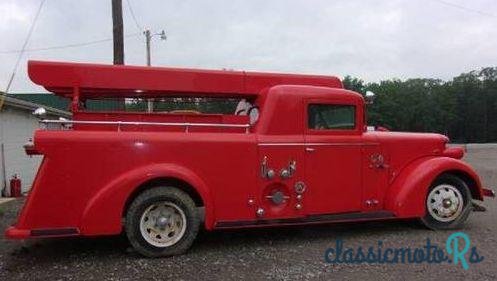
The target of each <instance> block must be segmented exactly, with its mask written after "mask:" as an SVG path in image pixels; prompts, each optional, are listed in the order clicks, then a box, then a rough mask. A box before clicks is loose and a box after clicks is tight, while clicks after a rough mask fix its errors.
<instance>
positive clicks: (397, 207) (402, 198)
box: [385, 157, 483, 218]
mask: <svg viewBox="0 0 497 281" xmlns="http://www.w3.org/2000/svg"><path fill="white" fill-rule="evenodd" d="M443 173H453V174H456V175H464V177H466V178H467V179H470V180H471V181H472V182H473V183H474V184H472V185H468V187H469V188H470V189H471V193H472V194H473V197H474V199H479V200H482V199H483V189H482V186H481V181H480V178H479V177H478V175H477V174H476V172H475V171H474V170H473V169H472V168H471V167H470V166H469V165H468V164H466V163H465V162H463V161H461V160H458V159H454V158H449V157H435V158H422V159H418V160H416V161H414V162H413V163H411V164H410V165H409V166H407V167H406V168H404V169H403V170H402V172H401V174H400V175H398V176H397V178H396V179H395V181H394V182H393V183H392V185H391V186H390V188H389V189H388V192H387V195H386V200H385V209H386V210H388V211H391V212H393V213H394V214H395V216H397V217H402V218H409V217H423V216H424V215H425V212H426V208H425V199H426V194H427V192H428V189H429V187H430V186H431V184H432V183H433V181H434V180H435V179H436V178H437V177H438V176H439V175H441V174H443Z"/></svg>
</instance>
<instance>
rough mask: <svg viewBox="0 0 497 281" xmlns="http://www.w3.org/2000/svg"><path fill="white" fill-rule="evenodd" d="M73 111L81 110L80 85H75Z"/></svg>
mask: <svg viewBox="0 0 497 281" xmlns="http://www.w3.org/2000/svg"><path fill="white" fill-rule="evenodd" d="M71 111H72V112H73V113H75V112H78V111H79V87H78V86H74V88H73V95H72V104H71Z"/></svg>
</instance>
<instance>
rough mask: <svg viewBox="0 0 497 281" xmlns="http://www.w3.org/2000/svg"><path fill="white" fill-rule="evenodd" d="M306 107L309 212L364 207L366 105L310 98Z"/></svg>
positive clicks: (358, 209) (352, 209)
mask: <svg viewBox="0 0 497 281" xmlns="http://www.w3.org/2000/svg"><path fill="white" fill-rule="evenodd" d="M305 109H306V114H305V116H306V124H307V128H306V129H305V162H306V166H305V172H306V175H305V177H306V183H307V186H308V188H307V191H306V196H307V197H308V199H309V203H308V204H307V205H306V212H307V213H308V214H310V215H317V214H335V213H348V212H358V211H361V207H362V204H361V201H362V148H363V143H362V128H361V127H362V126H361V125H360V124H362V122H359V120H361V118H362V109H361V108H360V107H359V106H357V105H356V104H354V103H353V102H350V103H347V102H343V101H336V102H334V101H329V100H308V101H307V103H306V105H305Z"/></svg>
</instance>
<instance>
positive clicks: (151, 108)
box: [143, 29, 167, 112]
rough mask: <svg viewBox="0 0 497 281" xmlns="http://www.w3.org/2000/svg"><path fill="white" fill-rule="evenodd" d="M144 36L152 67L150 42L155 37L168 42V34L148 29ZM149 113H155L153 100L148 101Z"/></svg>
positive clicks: (148, 62)
mask: <svg viewBox="0 0 497 281" xmlns="http://www.w3.org/2000/svg"><path fill="white" fill-rule="evenodd" d="M143 34H144V35H145V47H146V49H147V66H151V65H152V62H151V59H150V41H152V37H153V36H154V35H159V36H160V39H161V40H166V39H167V36H166V32H165V31H164V30H162V32H161V33H156V34H152V33H151V32H150V29H146V30H145V31H144V32H143ZM147 111H148V112H153V111H154V101H153V99H148V100H147Z"/></svg>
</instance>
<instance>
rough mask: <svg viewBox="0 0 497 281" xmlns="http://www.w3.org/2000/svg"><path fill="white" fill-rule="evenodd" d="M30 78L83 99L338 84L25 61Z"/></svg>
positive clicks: (335, 83)
mask: <svg viewBox="0 0 497 281" xmlns="http://www.w3.org/2000/svg"><path fill="white" fill-rule="evenodd" d="M28 73H29V77H30V79H31V80H32V81H33V82H34V83H36V84H38V85H41V86H43V87H45V89H47V90H48V91H49V92H52V93H54V94H56V95H60V96H64V97H71V96H72V94H73V91H74V88H76V87H77V88H79V93H80V96H81V97H82V98H105V97H152V96H154V97H158V96H166V95H168V96H172V95H195V96H199V95H201V96H211V97H226V96H230V97H236V96H254V95H257V94H258V93H259V92H260V91H261V90H262V89H264V88H267V87H271V86H275V85H282V84H287V85H312V86H324V87H332V88H343V85H342V82H341V81H340V79H338V78H337V77H333V76H321V75H299V74H281V73H262V72H246V71H231V70H202V69H186V68H167V67H144V66H126V65H103V64H88V63H65V62H48V61H29V62H28Z"/></svg>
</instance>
